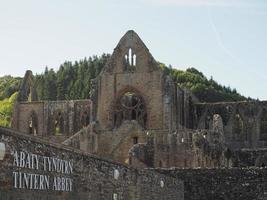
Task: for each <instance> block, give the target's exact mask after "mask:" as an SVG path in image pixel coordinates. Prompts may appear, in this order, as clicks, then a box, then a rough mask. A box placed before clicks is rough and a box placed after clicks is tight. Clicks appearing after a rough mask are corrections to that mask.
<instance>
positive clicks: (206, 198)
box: [157, 168, 267, 200]
mask: <svg viewBox="0 0 267 200" xmlns="http://www.w3.org/2000/svg"><path fill="white" fill-rule="evenodd" d="M157 171H159V172H160V173H163V174H166V175H171V176H172V177H174V178H177V179H181V180H183V181H184V190H185V193H184V198H185V200H215V199H216V200H265V199H267V169H266V168H232V169H226V168H225V169H170V170H168V169H166V170H164V169H161V170H157Z"/></svg>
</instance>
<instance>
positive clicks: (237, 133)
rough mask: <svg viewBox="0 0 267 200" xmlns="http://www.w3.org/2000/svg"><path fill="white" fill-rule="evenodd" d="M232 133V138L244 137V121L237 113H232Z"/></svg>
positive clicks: (240, 138) (241, 138) (239, 138)
mask: <svg viewBox="0 0 267 200" xmlns="http://www.w3.org/2000/svg"><path fill="white" fill-rule="evenodd" d="M232 135H233V139H234V140H243V139H244V121H243V119H242V117H241V115H240V114H239V113H236V114H235V115H234V119H233V126H232Z"/></svg>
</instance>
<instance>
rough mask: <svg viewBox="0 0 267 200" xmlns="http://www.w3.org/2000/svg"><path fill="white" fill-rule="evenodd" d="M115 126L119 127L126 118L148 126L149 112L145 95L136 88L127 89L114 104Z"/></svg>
mask: <svg viewBox="0 0 267 200" xmlns="http://www.w3.org/2000/svg"><path fill="white" fill-rule="evenodd" d="M113 106H114V107H113V127H114V128H115V127H119V126H120V125H121V124H122V122H123V121H125V120H136V121H137V122H138V123H139V125H141V126H142V127H144V128H145V127H146V124H147V112H146V104H145V101H144V99H143V97H142V96H141V95H140V94H139V93H138V92H137V91H135V90H131V89H129V90H125V91H124V92H123V93H121V95H119V96H118V98H117V100H116V102H115V105H113Z"/></svg>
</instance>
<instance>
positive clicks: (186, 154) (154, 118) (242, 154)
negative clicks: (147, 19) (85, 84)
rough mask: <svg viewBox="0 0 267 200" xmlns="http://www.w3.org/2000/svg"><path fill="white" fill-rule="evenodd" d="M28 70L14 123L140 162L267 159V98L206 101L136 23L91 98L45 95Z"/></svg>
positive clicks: (226, 163)
mask: <svg viewBox="0 0 267 200" xmlns="http://www.w3.org/2000/svg"><path fill="white" fill-rule="evenodd" d="M32 79H33V78H32V74H31V72H27V73H26V76H25V78H24V82H23V84H22V87H21V90H20V92H19V97H18V100H17V102H16V105H15V109H14V114H13V122H12V128H14V129H17V130H19V131H21V132H25V133H29V134H33V135H36V136H39V137H42V138H44V139H48V140H53V141H56V142H62V143H63V144H65V145H70V146H72V147H74V148H78V149H81V150H83V151H85V152H88V153H91V154H95V155H98V156H100V157H102V158H108V159H112V160H115V161H119V162H121V163H126V164H129V165H132V166H135V167H140V168H143V167H164V168H167V167H180V168H196V167H239V166H262V167H263V166H266V164H267V102H259V101H251V102H232V103H213V104H212V103H200V102H198V100H197V98H196V97H194V95H192V94H191V92H190V91H188V90H187V89H184V88H180V87H178V86H177V85H176V84H175V82H174V81H173V80H172V79H171V78H170V77H169V76H167V75H166V74H164V73H163V71H162V70H161V69H160V67H159V65H158V63H157V62H156V61H155V59H154V58H153V57H152V55H151V54H150V52H149V50H148V48H147V47H146V46H145V44H144V43H143V42H142V40H141V39H140V38H139V36H138V35H137V34H136V33H135V32H134V31H128V32H127V33H126V34H125V35H124V36H123V37H122V39H121V40H120V41H119V43H118V45H117V46H116V48H115V49H114V52H113V54H112V56H111V58H110V59H109V61H108V62H107V64H106V65H105V67H104V68H103V70H102V72H101V73H100V74H99V76H98V77H97V78H96V79H95V80H93V82H92V89H91V98H90V99H88V100H80V101H54V102H49V101H38V98H37V95H36V92H35V91H34V85H33V81H32Z"/></svg>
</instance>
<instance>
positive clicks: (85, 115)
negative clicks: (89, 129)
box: [81, 111, 90, 127]
mask: <svg viewBox="0 0 267 200" xmlns="http://www.w3.org/2000/svg"><path fill="white" fill-rule="evenodd" d="M81 124H82V126H83V127H86V126H88V125H89V124H90V113H89V112H88V111H84V112H83V113H82V116H81Z"/></svg>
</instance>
